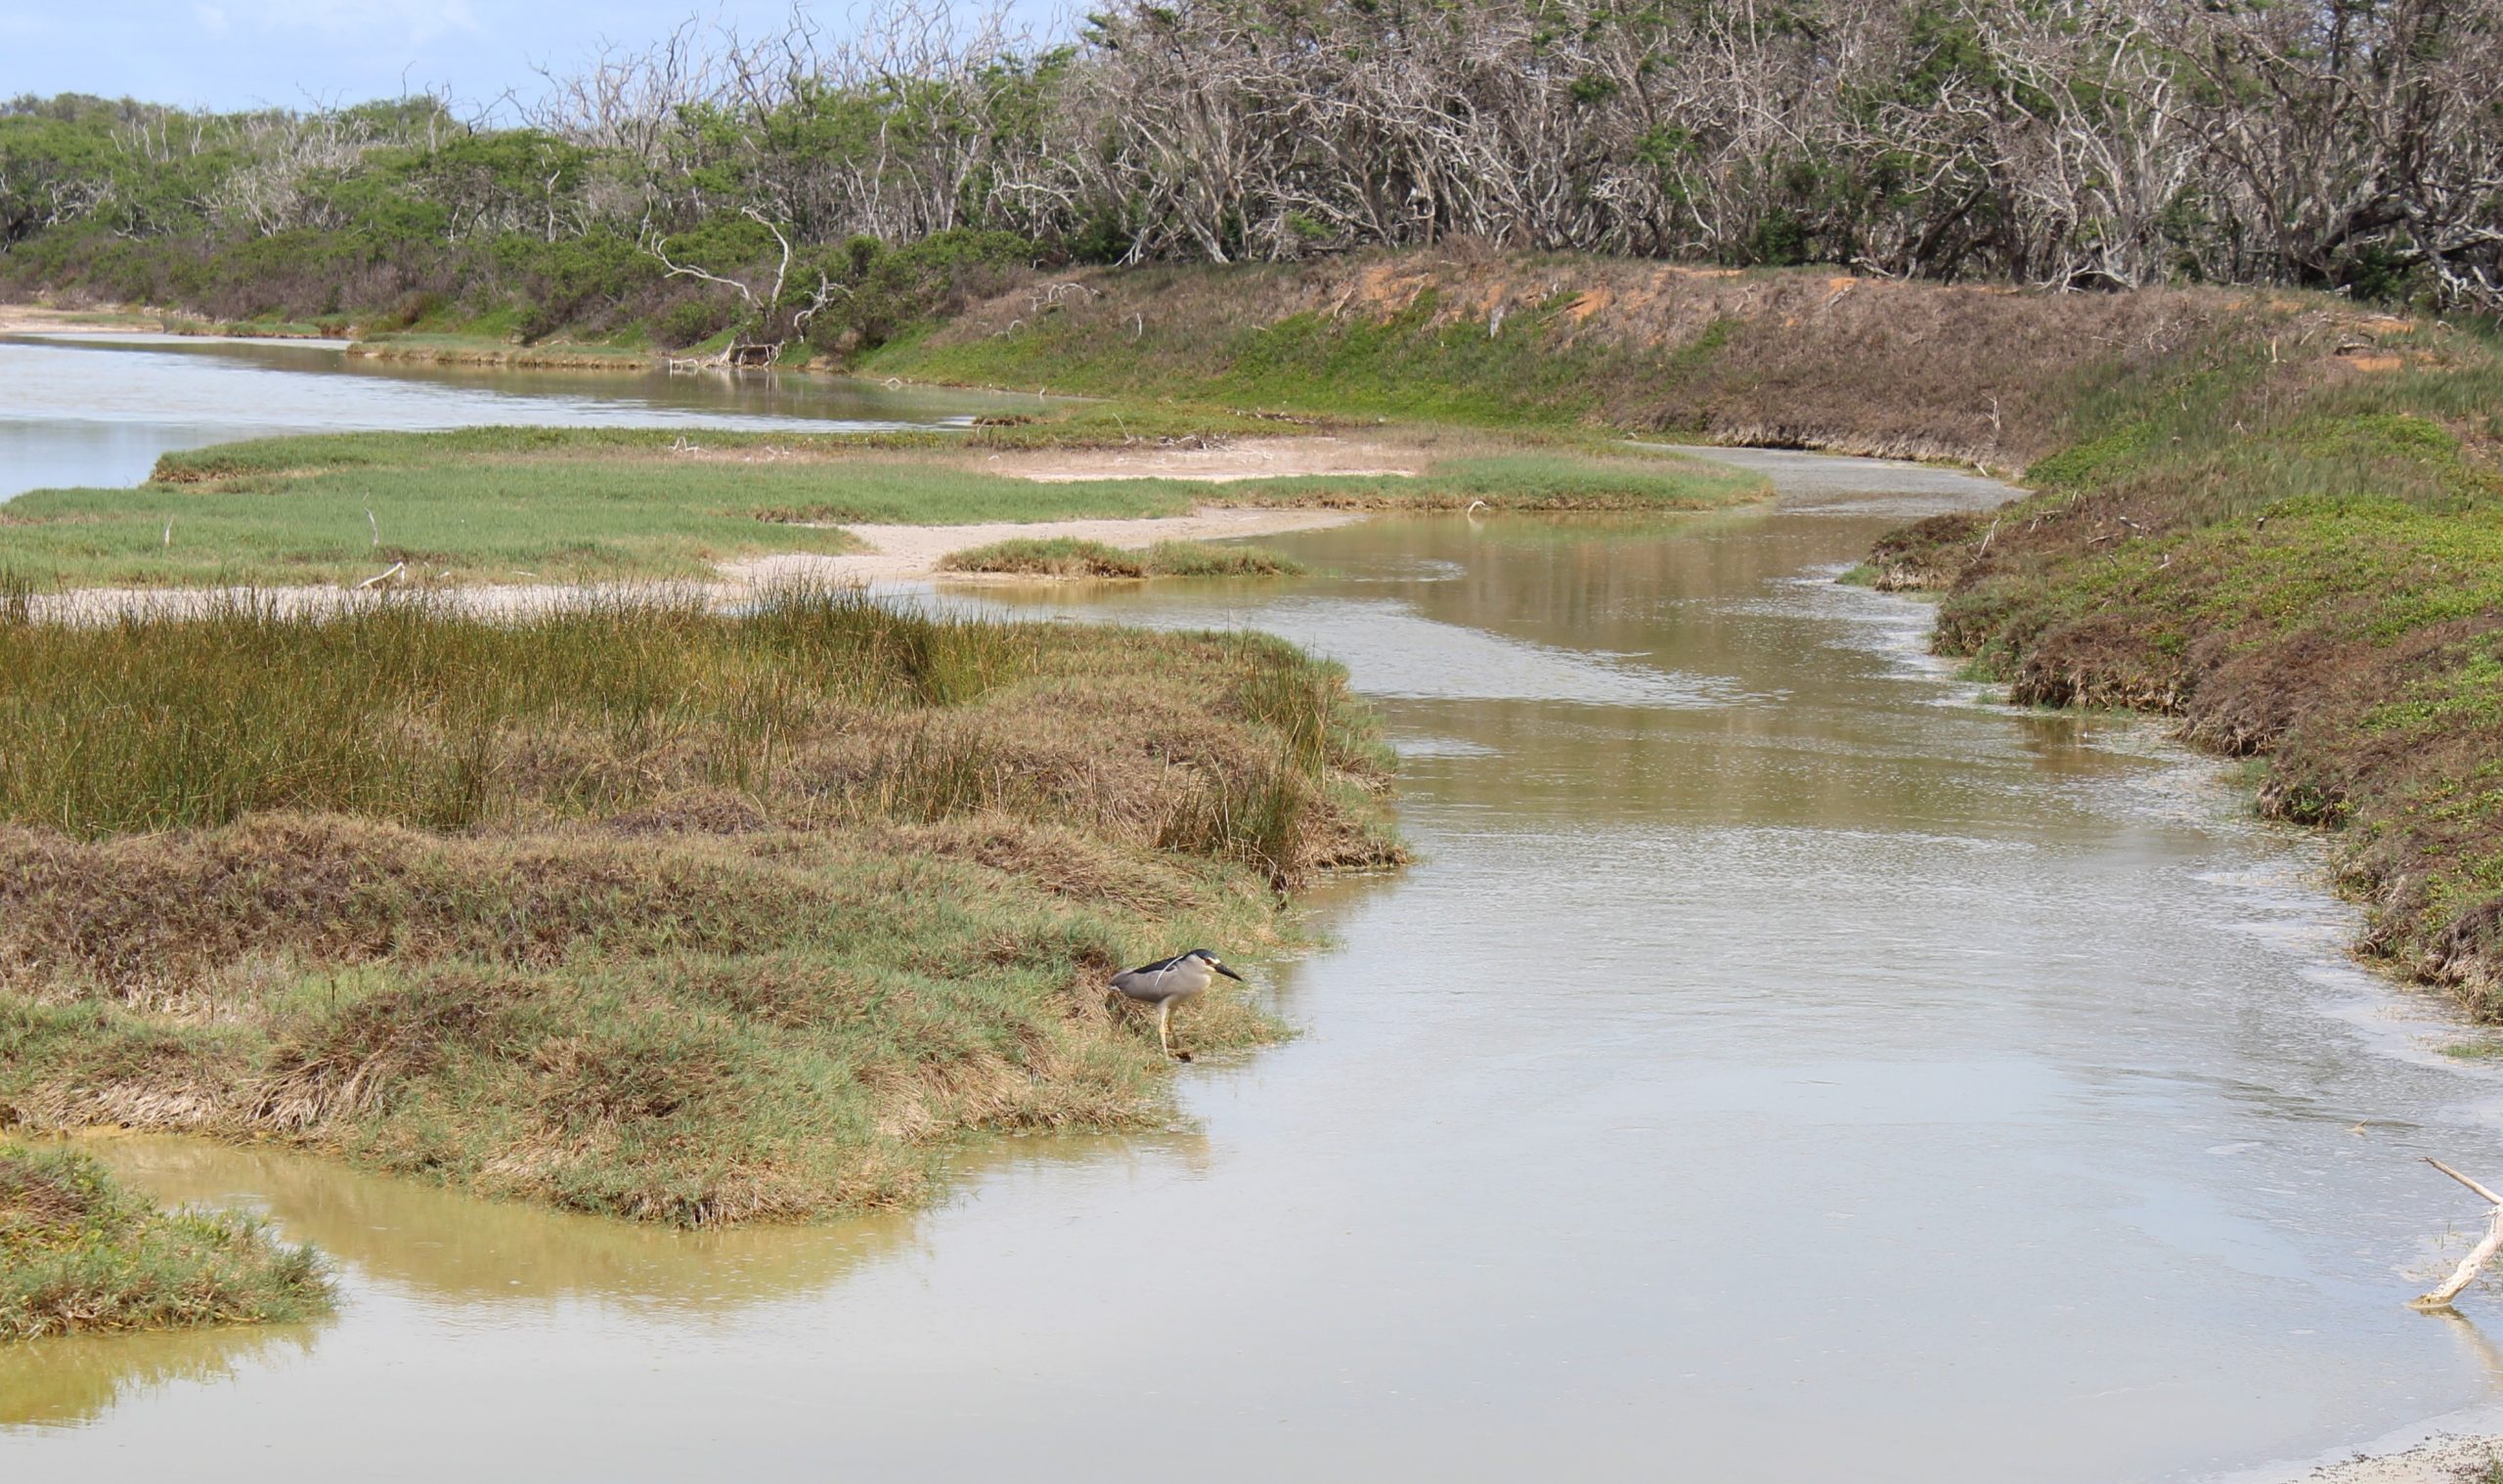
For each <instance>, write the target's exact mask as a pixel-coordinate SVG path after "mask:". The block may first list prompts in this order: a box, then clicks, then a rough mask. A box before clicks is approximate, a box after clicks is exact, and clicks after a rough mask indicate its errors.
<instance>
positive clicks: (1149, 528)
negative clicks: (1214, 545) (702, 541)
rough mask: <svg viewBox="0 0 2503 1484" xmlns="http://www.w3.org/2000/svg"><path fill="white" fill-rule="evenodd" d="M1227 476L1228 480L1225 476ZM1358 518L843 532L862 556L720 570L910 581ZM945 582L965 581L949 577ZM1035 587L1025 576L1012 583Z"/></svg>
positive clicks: (1216, 511)
mask: <svg viewBox="0 0 2503 1484" xmlns="http://www.w3.org/2000/svg"><path fill="white" fill-rule="evenodd" d="M1226 477H1231V476H1226ZM1361 518H1362V516H1361V515H1359V514H1358V513H1357V512H1355V511H1350V510H1287V509H1262V508H1249V509H1229V508H1225V507H1221V506H1219V507H1211V506H1203V507H1202V508H1200V509H1197V510H1194V511H1192V512H1191V513H1190V514H1188V515H1166V516H1157V517H1152V518H1149V519H1145V520H1037V521H994V522H992V523H990V524H988V525H979V526H857V525H856V526H846V527H845V528H844V529H845V530H847V531H850V532H851V533H852V534H853V535H855V536H856V537H858V538H860V540H862V541H864V542H866V543H868V546H869V549H868V550H866V551H852V552H846V553H845V554H843V555H841V556H819V555H815V554H813V553H810V552H784V553H777V554H775V555H772V556H760V557H757V558H754V559H753V560H749V561H744V562H733V563H731V564H729V565H727V566H725V567H724V568H723V569H722V570H723V572H724V573H725V574H726V575H727V576H729V577H730V578H731V579H732V580H733V581H734V582H737V583H740V584H743V585H747V586H758V585H763V584H768V583H772V582H777V581H783V580H787V579H791V578H805V579H809V580H812V581H832V582H841V583H881V582H908V581H911V580H914V579H917V578H927V577H931V576H933V575H935V574H936V573H937V572H938V570H939V563H940V560H941V559H942V558H944V557H945V556H946V555H947V554H948V553H949V552H951V551H963V550H967V549H969V548H971V547H974V546H989V545H990V544H992V543H993V542H1002V541H1021V540H1034V541H1051V540H1056V539H1061V538H1068V539H1070V540H1074V541H1099V542H1102V543H1103V544H1104V545H1106V546H1119V547H1121V548H1122V549H1124V550H1136V549H1138V548H1140V547H1143V546H1154V545H1156V544H1157V543H1158V542H1161V541H1224V540H1227V539H1228V538H1232V537H1243V536H1274V535H1276V534H1278V533H1279V532H1282V531H1317V530H1321V529H1323V528H1325V527H1329V526H1342V525H1345V524H1346V523H1347V522H1349V521H1351V520H1358V519H1361ZM948 580H949V581H950V582H963V581H968V580H976V581H981V580H988V579H969V578H968V577H967V576H966V575H964V574H951V575H950V576H949V579H948ZM1017 580H1019V581H1026V582H1032V581H1035V580H1036V579H1033V578H1031V577H1028V578H1023V579H1017Z"/></svg>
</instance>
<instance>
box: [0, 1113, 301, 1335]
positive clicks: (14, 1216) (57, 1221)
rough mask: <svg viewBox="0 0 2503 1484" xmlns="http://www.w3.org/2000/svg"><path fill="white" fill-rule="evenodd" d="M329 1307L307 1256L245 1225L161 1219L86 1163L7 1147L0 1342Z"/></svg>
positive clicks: (231, 1220)
mask: <svg viewBox="0 0 2503 1484" xmlns="http://www.w3.org/2000/svg"><path fill="white" fill-rule="evenodd" d="M329 1303H330V1286H329V1277H328V1275H327V1274H326V1273H325V1272H324V1270H323V1266H322V1262H321V1259H320V1258H318V1257H317V1256H315V1255H314V1253H313V1251H312V1249H311V1248H309V1247H300V1246H288V1245H285V1244H282V1243H280V1242H278V1241H277V1240H276V1239H274V1238H273V1237H271V1235H270V1234H269V1231H268V1229H267V1228H265V1227H264V1226H262V1225H261V1224H260V1223H259V1222H257V1221H254V1220H252V1219H251V1218H249V1217H245V1216H239V1215H234V1214H230V1213H223V1212H220V1213H214V1214H204V1213H198V1212H191V1211H162V1210H159V1209H157V1208H156V1207H155V1206H154V1205H153V1204H152V1203H150V1202H149V1201H147V1200H142V1199H140V1198H138V1197H136V1196H134V1195H132V1194H131V1193H129V1192H128V1191H125V1190H123V1189H122V1188H121V1187H120V1186H119V1185H118V1184H116V1183H115V1182H114V1180H113V1179H112V1177H111V1176H110V1174H108V1173H107V1172H106V1170H105V1168H104V1166H103V1165H101V1164H99V1163H97V1162H96V1161H95V1160H94V1159H91V1158H88V1157H85V1156H83V1155H79V1154H76V1153H74V1152H71V1151H67V1150H35V1149H29V1148H27V1147H25V1146H22V1145H10V1144H0V1340H12V1339H33V1338H36V1337H38V1336H42V1335H47V1334H68V1333H74V1332H77V1331H97V1330H171V1329H180V1328H185V1327H188V1326H192V1325H212V1324H265V1323H285V1322H287V1321H290V1320H298V1319H303V1318H307V1317H309V1316H311V1315H314V1314H318V1313H320V1312H322V1311H324V1310H326V1309H328V1308H329Z"/></svg>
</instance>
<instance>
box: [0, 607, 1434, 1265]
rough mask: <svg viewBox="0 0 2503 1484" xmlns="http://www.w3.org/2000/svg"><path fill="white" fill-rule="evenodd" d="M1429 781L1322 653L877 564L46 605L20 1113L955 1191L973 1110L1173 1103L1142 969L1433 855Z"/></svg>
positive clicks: (28, 746) (15, 1030)
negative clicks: (467, 591)
mask: <svg viewBox="0 0 2503 1484" xmlns="http://www.w3.org/2000/svg"><path fill="white" fill-rule="evenodd" d="M1280 696H1289V697H1295V698H1296V699H1290V700H1287V701H1284V702H1282V701H1281V700H1280V699H1279V697H1280ZM1296 707H1302V708H1305V709H1306V710H1310V711H1315V712H1317V715H1313V716H1307V715H1304V714H1303V713H1302V712H1298V711H1296V710H1295V708H1296ZM1111 716H1120V717H1124V718H1127V719H1129V720H1127V721H1125V722H1124V724H1122V725H1120V726H1113V725H1109V724H1107V721H1106V719H1107V718H1108V717H1111ZM1386 779H1387V762H1386V757H1385V755H1384V753H1383V750H1382V748H1381V747H1380V745H1379V743H1378V742H1377V741H1376V740H1375V739H1374V737H1373V734H1372V731H1371V727H1370V723H1369V721H1368V720H1367V719H1366V718H1365V716H1364V715H1363V713H1362V712H1361V711H1360V710H1359V709H1357V708H1356V707H1355V706H1354V704H1353V703H1352V702H1351V701H1350V699H1349V697H1348V695H1347V693H1346V691H1345V688H1344V684H1343V678H1342V677H1340V676H1339V674H1338V673H1337V672H1336V671H1335V670H1333V669H1331V668H1330V667H1327V666H1323V665H1319V664H1316V663H1315V662H1313V661H1311V660H1310V659H1308V658H1306V657H1304V656H1302V655H1300V654H1299V653H1296V652H1295V651H1294V650H1292V649H1290V648H1288V647H1287V646H1284V645H1279V644H1275V643H1273V642H1269V641H1265V640H1261V639H1257V638H1246V637H1237V636H1226V635H1170V634H1150V633H1129V632H1123V631H1114V630H1095V629H1087V630H1079V631H1070V630H1061V629H1056V628H1055V629H1047V628H1042V627H1039V626H1036V627H1021V626H1014V625H1007V624H1000V623H994V622H989V621H987V620H981V619H974V618H962V617H933V616H926V615H917V614H910V613H904V612H900V611H896V610H893V609H889V608H886V607H883V606H880V605H878V604H876V603H873V602H870V601H867V600H865V599H864V598H861V597H860V596H858V595H857V594H854V593H848V592H828V591H810V590H792V591H784V592H779V593H776V594H773V595H772V596H770V597H769V598H768V599H767V600H766V601H764V602H763V603H762V604H761V605H760V606H759V607H758V608H757V609H756V610H755V611H754V612H753V613H750V614H746V615H743V616H736V617H733V616H725V615H722V614H718V613H713V612H708V611H706V610H705V609H703V608H702V607H701V606H699V605H696V604H693V603H688V602H681V601H678V600H675V599H672V598H669V597H667V596H666V595H655V596H650V597H643V598H618V599H612V600H609V601H605V602H599V603H590V604H586V605H584V606H581V607H579V608H576V609H573V610H569V611H564V612H557V613H549V614H546V615H541V616H537V617H532V618H528V619H524V620H518V621H514V622H510V623H494V622H486V621H481V620H478V619H475V618H471V617H464V616H461V615H459V614H456V613H452V612H449V611H446V610H445V609H443V608H441V607H438V606H436V605H432V604H429V603H427V602H425V601H423V600H421V599H402V600H393V601H386V602H381V603H377V604H375V605H373V607H371V608H369V609H365V610H360V611H357V612H353V613H346V614H340V615H336V616H333V617H330V618H327V619H314V618H301V617H285V616H282V615H279V614H277V613H274V612H272V611H270V610H269V609H268V608H266V607H265V606H256V605H253V604H251V603H249V602H238V603H235V604H233V605H229V606H227V607H226V608H224V609H222V610H220V611H216V612H212V613H210V614H209V615H207V616H205V617H202V618H198V619H193V620H174V619H159V618H130V619H126V620H123V621H120V622H117V623H114V624H111V625H108V626H103V627H99V628H92V629H78V628H69V627H62V626H52V625H22V626H15V627H11V628H8V629H6V630H0V1118H5V1119H6V1120H7V1121H10V1122H14V1123H17V1124H20V1125H23V1126H30V1127H35V1128H47V1129H49V1128H68V1127H77V1126H83V1125H92V1124H117V1125H121V1126H126V1127H139V1128H151V1129H167V1130H190V1131H196V1132H205V1133H212V1134H224V1135H229V1136H234V1137H266V1136H275V1137H282V1138H285V1139H289V1140H292V1141H295V1142H298V1143H303V1144H307V1145H311V1146H313V1147H316V1148H323V1149H329V1150H334V1151H337V1152H340V1153H343V1154H346V1155H348V1156H349V1157H353V1158H355V1159H357V1160H359V1161H360V1162H362V1163H365V1164H368V1165H371V1166H374V1167H379V1168H383V1169H388V1170H396V1171H404V1172H409V1173H416V1174H422V1175H426V1176H429V1177H431V1178H436V1179H441V1180H445V1181H448V1182H452V1183H456V1184H460V1185H462V1186H465V1187H467V1188H470V1189H474V1190H478V1191H481V1192H485V1193H488V1194H494V1195H502V1196H513V1197H521V1198H526V1199H532V1200H545V1201H550V1202H554V1203H557V1204H560V1205H565V1206H570V1207H574V1208H579V1209H585V1210H592V1211H601V1212H609V1213H614V1214H620V1215H627V1216H632V1217H637V1218H641V1219H650V1220H660V1221H670V1222H677V1223H682V1224H690V1225H696V1224H708V1223H716V1222H726V1221H737V1220H747V1219H758V1218H770V1219H795V1218H805V1217H811V1216H815V1215H819V1214H823V1213H826V1212H829V1211H833V1210H838V1209H845V1208H856V1207H860V1206H867V1205H879V1204H889V1203H896V1202H902V1201H909V1200H915V1199H917V1198H919V1197H920V1196H921V1195H922V1194H923V1193H925V1192H926V1191H927V1189H928V1188H929V1182H930V1180H931V1178H932V1176H933V1174H934V1172H935V1170H936V1169H937V1167H938V1164H939V1161H940V1159H941V1158H942V1157H943V1156H944V1152H945V1150H946V1149H947V1148H948V1147H949V1145H950V1144H951V1143H952V1142H953V1141H954V1140H955V1139H956V1138H958V1137H960V1136H962V1135H964V1134H966V1133H968V1132H970V1131H973V1130H980V1129H989V1130H1030V1129H1068V1128H1086V1129H1105V1128H1124V1127H1138V1126H1143V1125H1146V1124H1151V1123H1154V1122H1156V1121H1158V1120H1160V1119H1161V1118H1163V1117H1164V1116H1165V1105H1164V1088H1165V1079H1164V1076H1163V1074H1162V1063H1161V1060H1160V1059H1159V1057H1158V1054H1157V1050H1156V1044H1155V1039H1154V1037H1153V1035H1152V1034H1150V1035H1145V1036H1142V1035H1141V1034H1140V1033H1139V1032H1138V1030H1137V1029H1136V1027H1134V1026H1128V1025H1127V1024H1125V1023H1124V1022H1123V1021H1122V1020H1121V1019H1120V1018H1119V1017H1118V1016H1116V1015H1115V1014H1114V1013H1113V1012H1112V1011H1110V1010H1109V1009H1108V1008H1107V1007H1106V1006H1105V1004H1104V1003H1103V1000H1102V995H1101V986H1102V983H1103V980H1104V978H1105V976H1106V975H1107V974H1108V973H1109V972H1110V971H1111V970H1112V969H1114V968H1116V967H1119V966H1120V965H1121V964H1123V963H1125V962H1129V961H1134V960H1137V959H1140V958H1143V957H1148V956H1154V952H1155V951H1156V950H1159V949H1163V950H1164V951H1170V949H1169V947H1166V946H1165V945H1167V944H1172V943H1180V942H1184V941H1186V940H1187V941H1193V942H1196V941H1203V940H1206V941H1222V942H1226V943H1229V944H1240V945H1243V946H1244V947H1245V948H1246V949H1247V950H1248V949H1254V948H1256V947H1257V946H1258V945H1260V944H1262V943H1267V942H1275V941H1277V940H1279V938H1280V937H1281V932H1282V930H1281V929H1280V927H1279V926H1278V921H1277V916H1276V902H1277V896H1276V893H1277V892H1278V891H1279V890H1280V889H1282V888H1291V887H1293V886H1294V885H1295V884H1297V883H1300V882H1302V881H1305V880H1308V879H1310V878H1311V877H1312V876H1313V875H1314V874H1315V873H1317V872H1320V871H1324V870H1328V869H1331V868H1334V867H1339V866H1356V865H1371V864H1379V863H1386V862H1389V861H1393V860H1396V859H1397V858H1399V848H1398V846H1397V844H1396V843H1395V841H1394V840H1393V839H1392V838H1391V837H1390V835H1389V834H1388V832H1387V829H1386V826H1385V822H1384V811H1383V795H1384V792H1385V789H1386ZM1195 1013H1196V1012H1195ZM1276 1028H1277V1027H1276V1026H1275V1025H1274V1024H1273V1023H1271V1022H1269V1021H1268V1020H1267V1019H1266V1018H1265V1017H1263V1016H1261V1015H1259V1014H1258V1013H1256V1012H1255V1011H1253V1010H1252V1008H1251V1007H1250V1005H1249V1004H1248V1003H1244V1002H1229V1003H1219V1004H1216V1005H1212V1006H1209V1007H1208V1009H1207V1012H1206V1015H1205V1017H1204V1018H1203V1020H1202V1023H1201V1024H1200V1025H1199V1026H1196V1027H1195V1029H1194V1031H1193V1034H1194V1037H1195V1039H1194V1044H1195V1045H1208V1046H1211V1047H1223V1046H1225V1045H1246V1044H1250V1043H1252V1042H1255V1041H1257V1040H1260V1039H1263V1038H1266V1037H1268V1036H1271V1035H1273V1034H1275V1033H1276Z"/></svg>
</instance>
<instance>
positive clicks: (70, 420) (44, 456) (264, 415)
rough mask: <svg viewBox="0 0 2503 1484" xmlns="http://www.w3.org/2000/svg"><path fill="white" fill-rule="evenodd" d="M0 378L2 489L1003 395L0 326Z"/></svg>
mask: <svg viewBox="0 0 2503 1484" xmlns="http://www.w3.org/2000/svg"><path fill="white" fill-rule="evenodd" d="M0 383H5V384H6V385H7V386H8V387H9V389H10V390H9V395H8V397H7V398H6V399H0V500H6V499H8V498H9V497H11V496H13V495H18V494H22V493H23V492H24V491H27V490H38V489H46V488H53V487H59V486H79V485H85V486H104V487H112V486H120V485H128V484H136V483H138V482H139V481H140V480H142V479H144V478H146V477H147V475H148V471H149V469H150V467H151V466H153V465H154V463H155V461H156V458H157V456H158V455H160V454H164V453H168V452H171V451H174V450H177V449H191V448H200V447H204V446H206V445H208V444H212V443H224V442H230V441H232V440H234V439H238V438H255V437H265V436H270V435H274V434H279V433H318V432H342V431H350V430H370V429H393V428H449V427H463V426H470V425H475V424H480V423H506V424H524V425H554V426H568V427H591V426H600V427H689V428H692V427H728V428H747V429H765V430H770V429H774V428H790V429H793V430H795V431H842V430H848V429H849V430H857V429H866V428H891V427H904V426H934V425H946V424H951V423H961V422H963V421H965V420H967V419H969V418H971V417H973V416H974V415H978V414H980V413H982V412H984V411H986V410H995V409H997V408H998V407H1000V406H1001V405H1002V404H1003V401H1004V400H1005V399H1002V398H999V397H994V396H989V395H987V394H982V393H969V392H950V391H934V390H928V389H905V388H891V387H887V386H884V385H881V384H878V383H874V382H866V381H856V380H850V379H846V378H843V377H833V376H809V375H774V374H764V375H738V376H728V375H695V376H687V375H679V376H672V375H667V374H664V373H658V372H639V371H481V370H462V369H460V368H450V367H425V366H411V365H403V364H399V363H393V362H383V361H371V360H350V359H347V358H345V357H343V356H342V355H341V353H340V350H339V346H338V342H317V343H311V344H306V343H283V342H270V341H216V340H192V339H186V338H182V337H146V336H117V337H111V338H108V339H98V340H93V341H81V340H77V339H74V338H65V337H58V336H41V337H35V336H16V337H0ZM1032 400H1033V399H1032V398H1026V399H1020V401H1019V405H1021V406H1025V405H1031V404H1032Z"/></svg>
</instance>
